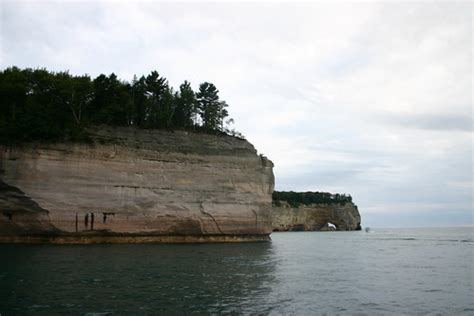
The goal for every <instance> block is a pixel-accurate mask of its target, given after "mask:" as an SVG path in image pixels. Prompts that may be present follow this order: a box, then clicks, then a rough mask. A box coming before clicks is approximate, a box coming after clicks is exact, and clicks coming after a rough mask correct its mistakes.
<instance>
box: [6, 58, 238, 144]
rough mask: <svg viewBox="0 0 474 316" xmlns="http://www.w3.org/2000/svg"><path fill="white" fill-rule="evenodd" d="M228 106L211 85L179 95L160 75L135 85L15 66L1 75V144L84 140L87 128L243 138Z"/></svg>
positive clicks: (187, 88) (182, 90)
mask: <svg viewBox="0 0 474 316" xmlns="http://www.w3.org/2000/svg"><path fill="white" fill-rule="evenodd" d="M227 107H228V105H227V103H226V102H225V101H224V100H221V99H220V97H219V90H217V88H216V86H215V85H214V84H212V83H209V82H204V83H201V84H200V85H199V91H193V89H192V88H191V84H190V83H189V82H188V81H184V82H183V83H182V84H181V85H180V86H179V89H178V90H175V89H174V88H173V87H171V86H170V85H169V83H168V81H167V79H166V78H165V77H163V76H161V75H160V74H159V73H158V72H157V71H152V72H151V73H150V74H148V75H147V76H144V75H142V76H141V77H137V76H135V77H134V78H133V80H132V81H131V82H127V81H123V80H120V79H118V78H117V76H116V75H115V74H113V73H112V74H110V75H108V76H107V75H104V74H101V75H99V76H97V77H96V78H94V79H92V78H91V77H90V76H88V75H82V76H74V75H71V74H69V73H68V72H50V71H48V70H46V69H29V68H27V69H19V68H17V67H10V68H7V69H5V70H2V71H0V143H3V144H18V143H23V142H28V141H37V140H39V141H63V140H69V141H84V140H87V139H88V136H87V127H90V126H92V125H101V124H106V125H110V126H133V127H137V128H153V129H170V130H176V129H180V130H192V131H196V132H205V133H212V134H222V133H225V134H229V135H232V136H238V137H242V135H241V134H240V133H238V132H236V131H235V130H233V129H230V128H229V126H230V124H232V123H233V119H230V118H228V116H229V113H228V111H227Z"/></svg>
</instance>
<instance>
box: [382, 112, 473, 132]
mask: <svg viewBox="0 0 474 316" xmlns="http://www.w3.org/2000/svg"><path fill="white" fill-rule="evenodd" d="M471 115H472V114H469V113H466V114H465V115H459V114H450V113H446V114H430V113H425V114H411V115H401V114H393V115H390V116H389V115H386V116H385V117H384V118H383V119H382V120H383V121H385V122H387V123H388V124H396V125H400V126H406V127H413V128H419V129H427V130H437V131H463V132H472V129H473V121H472V116H471Z"/></svg>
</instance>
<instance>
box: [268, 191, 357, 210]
mask: <svg viewBox="0 0 474 316" xmlns="http://www.w3.org/2000/svg"><path fill="white" fill-rule="evenodd" d="M272 198H273V204H274V205H275V206H281V202H287V203H288V204H289V205H290V206H292V207H298V206H300V205H301V204H303V205H309V204H317V203H324V204H335V203H338V204H345V203H351V202H352V197H351V196H350V195H346V194H339V193H336V194H332V193H327V192H309V191H308V192H293V191H273V195H272Z"/></svg>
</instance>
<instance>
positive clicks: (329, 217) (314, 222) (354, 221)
mask: <svg viewBox="0 0 474 316" xmlns="http://www.w3.org/2000/svg"><path fill="white" fill-rule="evenodd" d="M279 204H280V206H274V207H273V213H272V217H273V230H274V231H325V230H333V229H334V228H332V225H334V226H335V230H360V229H361V226H360V214H359V211H358V209H357V206H355V205H354V204H353V203H344V204H342V203H333V204H310V205H303V204H302V205H300V206H298V207H291V206H290V205H289V204H288V203H286V202H280V203H279ZM331 224H332V225H331Z"/></svg>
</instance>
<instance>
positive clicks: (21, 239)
mask: <svg viewBox="0 0 474 316" xmlns="http://www.w3.org/2000/svg"><path fill="white" fill-rule="evenodd" d="M270 240H271V238H270V235H269V234H268V235H183V236H179V235H128V236H123V235H108V236H107V235H92V236H91V235H15V236H0V244H59V245H61V244H66V245H67V244H71V245H74V244H77V245H86V244H151V243H157V244H158V243H159V244H190V243H245V242H266V241H270Z"/></svg>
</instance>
